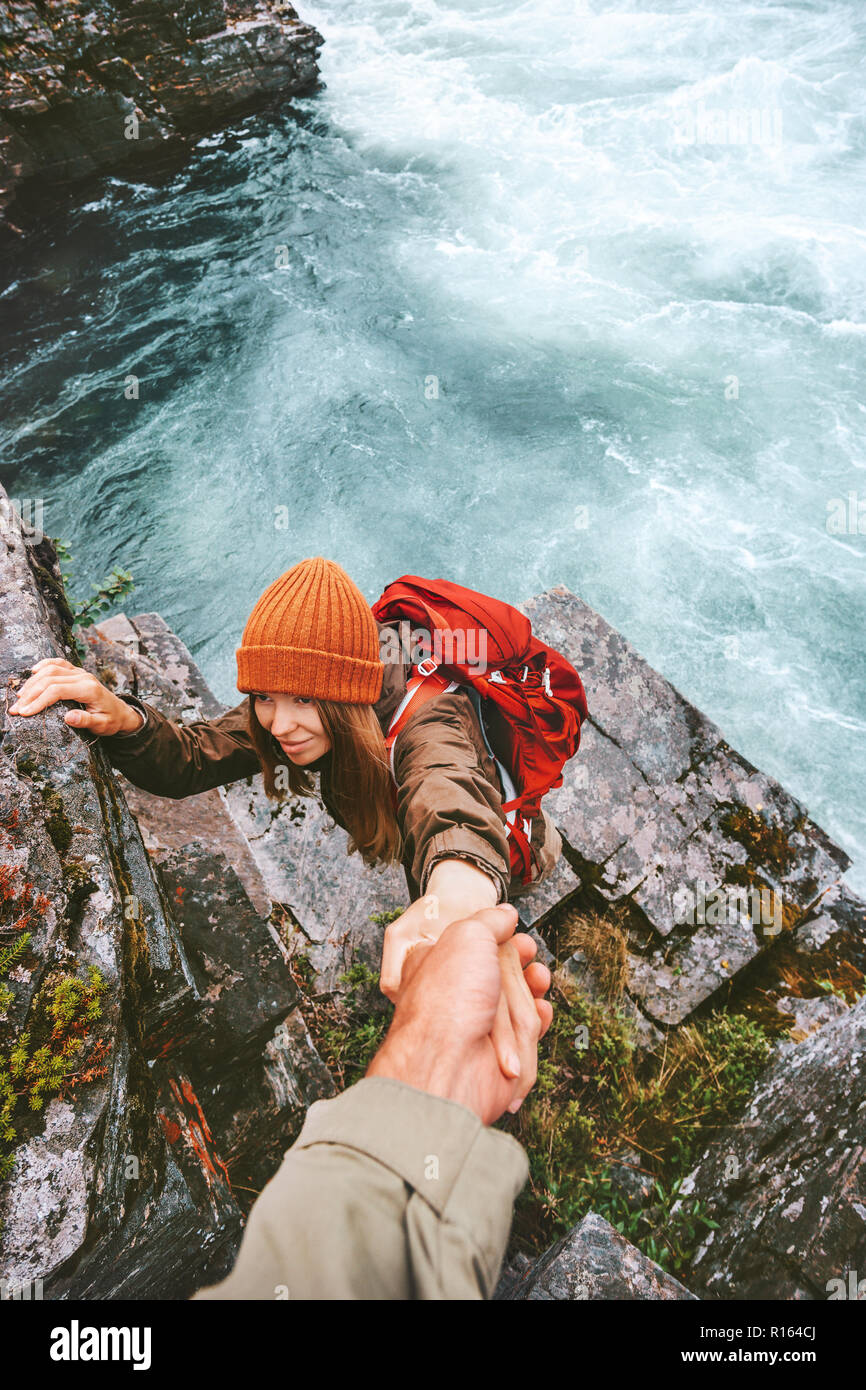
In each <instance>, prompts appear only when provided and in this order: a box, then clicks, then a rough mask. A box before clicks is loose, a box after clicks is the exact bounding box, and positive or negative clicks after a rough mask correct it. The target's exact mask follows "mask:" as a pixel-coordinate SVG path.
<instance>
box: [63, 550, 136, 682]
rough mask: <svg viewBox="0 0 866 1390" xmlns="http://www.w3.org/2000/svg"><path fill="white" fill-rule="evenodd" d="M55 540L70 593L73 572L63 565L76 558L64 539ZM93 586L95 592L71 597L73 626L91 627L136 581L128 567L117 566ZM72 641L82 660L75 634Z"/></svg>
mask: <svg viewBox="0 0 866 1390" xmlns="http://www.w3.org/2000/svg"><path fill="white" fill-rule="evenodd" d="M52 543H53V545H54V549H55V550H56V552H57V558H58V560H59V561H60V565H61V576H60V577H61V579H62V580H63V586H64V588H65V589H66V591H67V594H69V586H70V584H71V583H72V581H73V574H72V571H71V569H67V570H66V571H65V572H64V571H63V568H62V567H63V566H64V565H68V566H71V565H72V564H73V563H74V561H73V558H72V555H71V554H70V552H69V547H68V546H67V545H66V544H65V542H63V541H62V540H60V538H59V537H56V536H55V537H53V538H52ZM90 587H91V589H92V590H93V593H92V594H91V595H90V596H89V597H87V598H73V597H71V596H69V607H70V609H71V610H72V616H73V623H72V626H73V628H79V627H92V626H93V624H94V623H95V622H97V621H98V620H99V618H101V617H103V616H104V615H105V614H106V613H109V612H110V611H111V609H112V608H114V607H116V605H117V603H118V602H119V601H120V599H122V598H125V597H126V595H127V594H131V593H132V592H133V590H134V588H135V583H134V581H133V578H132V575H131V574H130V573H129V572H128V570H122V569H120V568H119V567H118V566H117V565H115V566H114V568H113V569H112V570H111V572H110V573H109V574H108V575H107V576H106V578H105V579H103V580H102V582H101V584H91V586H90ZM73 640H74V641H75V646H76V649H77V651H78V654H79V656H80V657H81V658H82V659H83V658H84V655H85V653H84V651H83V649H82V648H81V646H80V644H79V642H78V639H77V638H75V637H74V635H73Z"/></svg>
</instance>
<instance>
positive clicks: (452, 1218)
mask: <svg viewBox="0 0 866 1390" xmlns="http://www.w3.org/2000/svg"><path fill="white" fill-rule="evenodd" d="M527 1173H528V1164H527V1161H526V1155H525V1154H524V1152H523V1150H522V1148H521V1147H520V1145H519V1144H518V1143H517V1141H516V1140H514V1139H512V1138H511V1137H510V1136H509V1135H507V1134H503V1133H501V1132H500V1131H497V1130H491V1129H487V1128H486V1127H485V1126H484V1125H482V1123H481V1121H480V1120H479V1118H478V1116H477V1115H474V1114H472V1112H471V1111H470V1110H468V1109H467V1108H466V1107H464V1106H462V1105H459V1104H456V1103H455V1102H453V1101H450V1100H444V1099H440V1098H438V1097H436V1096H431V1095H428V1094H426V1093H425V1092H424V1091H422V1090H418V1089H415V1088H414V1087H412V1086H409V1085H404V1084H401V1083H400V1082H397V1081H394V1080H390V1079H385V1078H381V1077H368V1078H365V1079H364V1080H363V1081H359V1082H357V1083H356V1084H355V1085H354V1086H352V1087H350V1088H349V1090H348V1091H344V1092H343V1094H342V1095H340V1096H337V1097H335V1098H334V1099H333V1100H326V1101H318V1102H316V1104H314V1105H312V1106H311V1107H310V1110H309V1111H308V1113H307V1119H306V1122H305V1124H304V1128H303V1129H302V1131H301V1134H300V1135H299V1137H298V1139H297V1140H296V1142H295V1144H294V1145H293V1146H292V1148H291V1149H290V1150H289V1151H288V1153H287V1154H286V1157H285V1158H284V1160H283V1163H282V1165H281V1167H280V1169H279V1170H278V1172H277V1173H276V1174H275V1176H274V1177H273V1178H272V1179H271V1181H270V1182H269V1183H268V1184H267V1186H266V1187H265V1189H264V1191H263V1192H262V1193H261V1195H260V1196H259V1197H258V1199H257V1201H256V1203H255V1205H254V1207H253V1210H252V1212H251V1214H250V1218H249V1221H248V1223H247V1227H246V1230H245V1232H244V1237H243V1241H242V1243H241V1248H240V1252H239V1254H238V1258H237V1261H236V1264H235V1267H234V1269H233V1271H232V1273H231V1274H230V1275H229V1276H228V1278H227V1279H224V1280H223V1281H222V1283H220V1284H216V1285H214V1286H212V1287H210V1288H206V1289H203V1290H201V1291H200V1292H199V1293H198V1294H196V1295H195V1297H196V1298H197V1299H282V1298H291V1299H370V1298H376V1299H482V1298H489V1297H490V1296H491V1295H492V1293H493V1290H494V1288H495V1286H496V1280H497V1278H498V1276H499V1270H500V1267H501V1264H502V1258H503V1255H504V1253H505V1246H506V1243H507V1240H508V1232H509V1230H510V1226H511V1214H512V1206H513V1203H514V1199H515V1198H516V1196H517V1194H518V1193H519V1191H520V1189H521V1188H522V1187H523V1184H524V1183H525V1181H526V1177H527Z"/></svg>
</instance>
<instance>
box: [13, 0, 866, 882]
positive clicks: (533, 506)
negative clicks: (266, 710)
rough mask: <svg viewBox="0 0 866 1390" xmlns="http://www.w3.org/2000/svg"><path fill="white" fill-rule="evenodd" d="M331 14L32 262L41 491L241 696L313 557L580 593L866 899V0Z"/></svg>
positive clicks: (22, 349) (67, 219) (28, 320)
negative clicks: (198, 129)
mask: <svg viewBox="0 0 866 1390" xmlns="http://www.w3.org/2000/svg"><path fill="white" fill-rule="evenodd" d="M361 8H363V15H362V16H361V17H359V10H360V9H361ZM301 12H302V14H303V17H304V18H306V19H308V20H310V21H312V22H313V23H315V24H316V25H317V26H318V27H319V28H320V30H321V31H322V33H323V34H324V35H325V37H326V40H327V41H326V45H325V48H324V50H323V54H322V75H323V78H324V80H325V82H326V84H327V85H326V87H325V88H324V89H323V90H321V91H319V92H318V93H316V94H315V95H313V96H310V97H307V98H304V99H303V100H297V101H295V102H294V104H293V105H291V106H289V105H288V104H287V106H286V108H285V109H284V110H283V111H282V112H281V113H280V114H279V115H278V116H267V117H266V116H261V115H259V116H254V117H250V118H249V119H245V120H242V121H239V122H238V123H237V124H236V125H235V126H233V127H232V128H231V129H230V130H228V131H226V132H223V133H220V134H216V135H212V136H209V137H207V138H206V139H203V140H202V141H200V142H199V144H198V146H197V148H196V150H195V152H194V155H193V158H192V159H191V160H190V161H189V163H188V164H186V165H185V166H184V167H183V169H182V170H180V171H179V172H174V173H170V174H165V175H163V176H161V177H160V178H159V179H158V180H156V181H148V180H145V179H143V178H136V179H114V178H111V179H106V180H104V181H102V182H101V183H99V184H98V185H96V186H95V187H94V188H92V189H88V190H87V191H86V193H82V195H81V196H80V197H79V199H78V203H77V205H76V206H75V207H74V208H73V209H71V210H70V212H69V214H68V215H64V216H63V217H62V218H58V219H57V220H56V222H55V224H54V229H53V231H52V233H51V234H50V235H45V236H44V237H42V238H41V239H39V240H37V241H34V242H32V243H31V244H30V245H29V246H28V247H27V248H26V250H25V251H24V252H23V253H22V254H21V256H20V257H19V258H18V261H17V263H16V264H15V265H14V266H13V267H12V269H11V275H9V276H8V286H7V288H6V289H5V293H4V294H3V297H2V300H0V305H2V311H3V319H4V323H5V330H4V335H3V347H2V359H0V379H2V392H3V412H2V437H3V444H4V449H3V459H4V469H3V481H4V482H5V484H6V485H7V487H8V488H9V490H10V492H11V493H12V494H13V495H15V496H31V497H44V499H45V502H44V506H45V529H46V530H47V531H49V533H50V534H53V535H61V536H63V537H64V538H65V539H66V540H67V541H68V543H69V544H70V545H71V548H72V551H73V554H74V555H75V557H76V562H77V570H78V573H79V574H80V576H81V583H80V586H79V587H80V588H81V590H83V591H86V589H87V587H88V585H89V582H90V581H91V580H94V579H100V578H101V577H102V575H103V574H104V573H105V572H106V571H107V570H108V569H109V568H110V567H111V565H113V564H120V565H123V566H125V567H127V568H129V569H131V570H132V571H133V572H134V574H135V577H136V580H137V584H138V588H137V592H136V594H135V595H134V597H133V599H132V600H130V601H129V606H130V607H131V608H132V610H133V611H134V610H136V609H141V608H155V609H159V610H160V611H161V612H162V613H163V614H164V615H165V617H166V618H167V620H168V621H169V622H170V623H171V624H172V625H173V626H174V627H175V629H176V630H177V631H178V632H179V633H180V634H181V635H182V636H183V638H184V639H185V641H186V642H187V643H188V645H189V646H190V647H191V649H192V651H193V653H194V654H195V655H196V657H197V659H198V661H199V662H200V664H201V665H202V667H203V669H204V672H205V674H206V676H207V677H208V679H209V680H210V682H211V684H212V686H213V687H214V689H215V691H216V692H217V694H218V695H219V696H220V697H221V698H222V699H224V700H226V701H232V702H233V701H234V700H235V698H236V692H235V688H234V649H235V647H236V645H237V643H238V639H239V636H240V632H241V630H242V627H243V624H244V621H245V619H246V616H247V614H248V612H249V610H250V608H251V607H252V604H253V603H254V601H255V599H256V598H257V597H258V595H259V593H260V592H261V590H262V589H263V588H264V587H265V585H266V584H267V583H268V582H270V580H271V579H272V578H274V577H275V575H276V574H278V573H279V572H281V571H282V570H283V569H285V568H287V567H288V566H289V565H290V564H292V563H293V562H294V561H295V560H297V559H299V558H302V557H303V556H305V555H311V554H317V553H322V554H325V555H328V556H331V557H332V558H334V559H336V560H338V561H340V562H341V563H342V564H343V565H345V566H346V568H347V569H348V570H349V571H350V572H351V574H352V575H353V576H354V577H355V579H356V580H357V581H358V583H359V584H360V585H361V587H362V588H363V589H364V591H365V593H366V594H367V595H368V597H369V598H371V599H372V598H374V597H376V596H377V595H378V593H379V592H380V590H381V588H382V587H383V585H384V583H385V582H387V581H388V580H389V579H390V578H392V577H394V576H396V575H398V574H401V573H403V572H404V571H407V570H409V571H415V572H418V573H421V574H428V575H445V576H447V577H450V578H453V579H456V580H458V581H462V582H465V583H467V584H470V585H472V586H473V587H477V588H481V589H486V590H488V591H491V592H495V593H497V594H499V595H500V596H502V597H504V598H506V599H510V600H512V601H516V600H520V599H522V598H525V597H528V596H529V595H530V594H532V593H534V592H536V591H538V590H540V589H543V588H545V587H548V586H550V585H552V584H556V583H565V584H567V585H568V586H569V587H571V588H572V589H574V590H575V591H576V592H578V593H579V594H581V595H582V596H583V597H584V598H585V599H586V600H587V601H588V602H590V603H591V604H592V605H593V606H594V607H596V608H597V609H599V610H600V611H601V612H602V613H603V614H604V616H605V617H606V618H607V619H608V620H609V621H610V622H612V623H613V624H614V625H615V626H616V627H618V628H619V629H621V630H622V632H624V633H625V635H626V636H627V637H629V638H630V639H631V641H632V642H634V643H635V645H636V646H637V647H638V649H639V650H640V651H641V652H642V653H643V654H644V655H645V656H646V657H647V658H648V659H649V660H650V661H651V662H652V663H653V664H654V665H655V666H657V667H658V668H659V669H660V670H661V671H662V672H664V674H665V675H666V676H668V677H669V678H670V679H671V680H672V681H674V683H675V684H676V685H677V686H679V688H680V689H681V690H682V691H683V692H684V693H685V694H687V695H688V696H689V697H690V698H691V699H692V700H694V701H695V702H696V704H698V705H699V706H700V707H701V708H702V709H703V710H705V711H706V712H707V713H708V714H709V715H710V716H711V717H712V718H713V719H714V720H716V722H717V723H718V724H719V725H720V726H721V728H722V730H723V731H724V733H725V735H726V737H727V738H728V739H729V740H730V742H732V743H733V744H734V745H735V746H736V747H737V748H738V749H740V750H741V751H742V752H743V753H744V754H745V755H746V756H747V757H748V758H749V759H751V761H753V762H754V763H756V764H758V765H759V766H761V767H762V768H765V769H766V770H767V771H769V772H772V773H773V774H775V775H776V776H777V777H779V778H780V780H781V781H782V782H783V783H784V784H785V785H786V786H787V787H788V788H789V789H790V790H791V791H792V792H794V793H795V794H796V795H798V796H800V797H801V798H802V799H804V800H805V802H806V803H807V805H808V806H809V808H810V810H811V812H812V814H813V815H814V816H815V817H816V819H818V820H819V821H820V822H821V823H822V824H823V825H824V826H825V827H826V828H827V830H828V831H829V832H830V833H831V834H832V835H833V836H834V837H835V838H836V839H837V840H838V841H839V842H840V843H841V844H842V845H843V846H844V847H845V848H846V849H847V850H848V852H849V853H850V854H851V855H852V856H853V858H854V859H855V869H854V871H852V873H851V874H850V875H849V877H850V879H851V881H852V882H853V883H854V884H855V885H856V886H857V887H859V888H860V890H861V891H862V890H864V889H866V811H864V798H863V795H862V787H863V782H864V761H866V760H864V754H863V747H864V737H863V735H864V725H866V680H864V664H866V663H864V618H866V596H864V552H866V535H864V534H861V532H860V530H859V529H858V522H857V510H856V507H857V504H858V503H859V500H860V499H861V498H862V500H863V502H864V503H866V478H864V447H863V424H864V400H866V396H864V355H866V255H864V241H866V238H864V232H863V230H862V229H863V227H864V204H866V170H864V150H866V125H864V110H866V84H864V82H863V79H862V64H863V60H864V54H866V11H864V10H863V7H862V5H861V4H860V3H859V2H858V3H845V2H844V0H825V2H824V3H799V4H793V3H788V4H765V3H762V4H754V5H750V4H746V3H739V2H738V3H733V0H713V3H711V4H697V3H693V4H686V3H682V4H677V3H667V4H662V3H660V0H658V2H657V3H634V0H633V2H632V3H630V4H624V3H623V4H617V3H611V4H608V3H602V0H596V3H593V4H589V3H583V4H581V3H578V2H577V0H567V2H566V0H539V2H538V3H532V4H525V5H517V4H514V3H507V0H505V2H504V3H501V4H495V5H482V4H475V5H473V4H470V3H464V4H462V5H459V6H456V5H449V4H444V3H443V4H441V5H440V4H436V3H434V0H391V2H390V3H388V2H387V0H367V3H366V4H365V5H364V6H363V7H359V6H357V5H355V4H349V3H347V2H346V0H329V2H328V3H318V4H304V5H302V7H301ZM128 374H134V375H135V376H137V377H138V378H139V395H138V399H125V397H124V383H125V380H126V378H127V376H128ZM850 494H854V501H853V503H851V502H850V501H849V498H850ZM834 499H835V500H834ZM843 503H844V519H843V520H842V521H841V522H839V521H836V522H835V524H836V528H837V529H836V530H835V531H834V530H833V529H832V527H833V524H834V519H835V518H838V517H840V516H841V514H842V509H843ZM828 518H829V519H830V522H831V529H829V530H828ZM862 524H863V528H864V530H866V506H864V520H863V523H862ZM840 526H841V529H839V527H840Z"/></svg>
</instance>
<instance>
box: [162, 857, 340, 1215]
mask: <svg viewBox="0 0 866 1390" xmlns="http://www.w3.org/2000/svg"><path fill="white" fill-rule="evenodd" d="M157 862H158V863H159V868H160V874H161V876H162V878H163V881H164V882H165V885H166V889H167V891H168V895H169V897H170V899H171V901H172V904H173V906H174V911H175V913H176V916H177V919H178V922H179V926H180V931H181V934H182V938H183V943H184V947H185V950H186V952H187V954H188V958H189V961H190V964H191V967H192V970H193V973H194V976H195V980H196V985H197V987H198V989H199V992H200V994H201V998H202V1005H201V1008H200V1009H199V1012H198V1014H197V1017H196V1021H195V1028H194V1030H193V1031H191V1032H190V1033H189V1034H188V1035H187V1036H186V1037H184V1038H182V1039H179V1040H178V1041H177V1042H176V1043H175V1044H174V1046H173V1047H172V1049H171V1052H170V1054H169V1055H170V1057H171V1060H172V1062H173V1063H174V1064H175V1065H180V1066H182V1067H183V1069H184V1071H185V1072H186V1074H187V1075H188V1077H189V1078H190V1081H191V1084H192V1086H193V1087H194V1090H195V1093H196V1096H197V1097H198V1098H199V1101H200V1103H201V1106H202V1108H203V1110H204V1113H205V1114H206V1115H207V1117H208V1121H209V1124H210V1125H211V1127H212V1129H213V1130H214V1132H215V1133H216V1134H217V1135H218V1136H219V1151H220V1155H221V1158H222V1161H223V1163H224V1165H225V1168H226V1173H227V1176H228V1177H229V1179H230V1181H231V1182H232V1183H235V1184H237V1185H238V1186H239V1188H241V1189H243V1190H244V1191H246V1192H249V1190H250V1189H251V1188H256V1189H257V1190H261V1188H262V1187H263V1186H264V1184H265V1183H266V1182H267V1181H268V1179H269V1178H270V1177H271V1176H272V1175H273V1173H274V1172H275V1171H276V1169H277V1168H278V1167H279V1164H280V1162H281V1160H282V1156H283V1154H284V1152H285V1150H286V1149H287V1148H288V1147H289V1146H290V1145H291V1143H292V1142H293V1141H294V1139H295V1138H296V1137H297V1135H298V1133H299V1132H300V1128H301V1125H302V1123H303V1118H304V1115H305V1113H306V1109H307V1106H308V1105H310V1104H312V1102H313V1101H314V1100H320V1099H322V1098H323V1097H325V1096H328V1095H333V1094H334V1085H333V1082H332V1081H331V1078H330V1075H329V1073H328V1071H327V1069H326V1068H325V1066H324V1064H323V1063H322V1062H321V1060H320V1059H319V1057H318V1054H317V1053H316V1051H315V1048H314V1047H313V1044H312V1041H311V1039H310V1037H309V1034H308V1032H307V1031H306V1027H305V1025H304V1023H303V1019H302V1018H301V1017H300V1013H299V1011H298V1010H297V1008H296V1005H297V1002H298V997H297V990H296V988H295V985H294V983H293V981H292V979H291V976H290V975H289V972H288V969H287V967H286V962H285V960H284V959H283V956H282V954H281V952H280V951H279V950H278V948H277V946H276V945H275V942H274V940H273V937H272V935H271V932H270V930H269V925H268V922H267V920H266V919H263V918H262V917H260V916H259V914H258V913H257V912H256V911H255V909H254V907H253V905H252V903H251V902H250V900H249V898H248V897H247V895H246V893H245V891H244V888H243V885H242V884H241V882H240V880H239V878H238V877H237V875H236V874H235V872H234V870H233V869H232V868H231V866H230V865H229V864H228V863H227V862H226V861H225V859H224V858H223V857H222V856H221V855H219V854H214V853H212V852H211V851H210V850H208V849H205V848H204V847H202V846H200V845H196V844H188V845H186V846H184V848H183V849H182V850H173V851H171V852H169V853H165V854H162V855H160V856H158V858H157ZM163 1055H165V1054H163Z"/></svg>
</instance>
